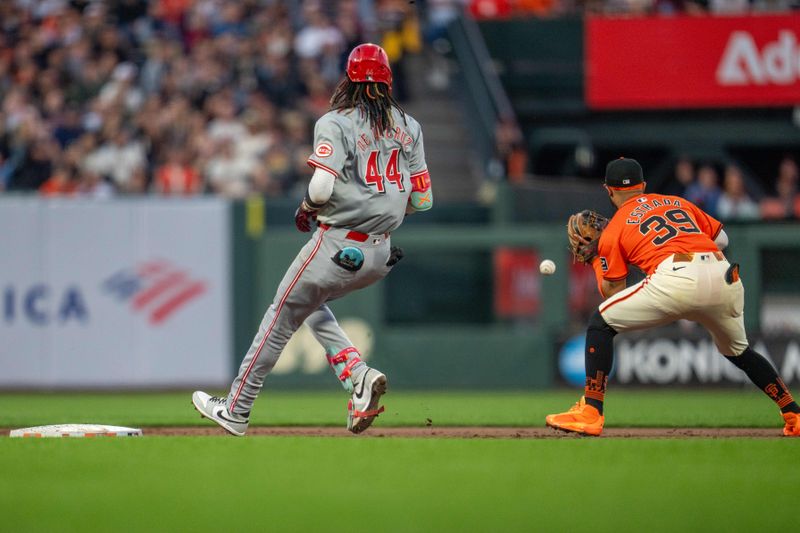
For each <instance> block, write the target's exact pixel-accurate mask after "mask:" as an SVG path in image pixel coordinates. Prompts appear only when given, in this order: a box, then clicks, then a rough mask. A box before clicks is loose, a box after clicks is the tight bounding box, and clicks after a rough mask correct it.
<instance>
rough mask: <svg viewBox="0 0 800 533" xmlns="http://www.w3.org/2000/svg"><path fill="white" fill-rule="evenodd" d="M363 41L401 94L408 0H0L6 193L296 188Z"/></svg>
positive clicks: (415, 32)
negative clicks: (383, 58) (316, 130)
mask: <svg viewBox="0 0 800 533" xmlns="http://www.w3.org/2000/svg"><path fill="white" fill-rule="evenodd" d="M434 3H435V2H434ZM440 4H441V5H439V6H435V9H433V12H441V11H442V10H444V11H447V10H448V9H449V8H451V7H452V4H453V2H441V3H440ZM365 41H372V42H379V43H381V44H383V45H384V47H385V48H386V49H387V52H388V53H389V55H390V60H392V62H393V64H394V65H395V69H396V72H395V77H396V79H397V86H396V87H395V94H396V96H398V97H399V99H402V97H403V69H402V58H403V54H404V53H406V52H408V51H416V50H418V49H419V47H420V46H421V37H420V31H419V24H418V20H417V11H416V7H415V6H414V4H413V3H409V2H408V1H406V0H376V1H372V0H326V1H322V0H303V1H300V0H297V1H291V0H285V1H284V0H241V1H228V0H149V1H147V0H109V1H105V2H100V1H89V0H70V1H68V0H3V1H2V2H0V191H2V190H7V191H33V190H38V191H40V192H41V193H42V194H45V195H85V196H93V197H106V196H111V195H115V194H144V193H150V194H163V195H194V194H202V193H217V194H222V195H225V196H229V197H242V196H245V195H247V194H250V193H259V194H264V195H268V196H280V195H287V194H296V192H297V190H299V189H301V188H302V187H304V183H303V180H305V179H307V178H308V176H309V174H310V172H309V171H308V169H307V166H306V159H307V157H308V155H309V154H310V152H311V146H310V145H311V142H312V135H313V125H314V122H315V120H316V119H317V118H318V117H320V116H321V115H322V114H324V113H325V112H326V111H327V109H328V101H329V98H330V95H331V93H332V91H333V88H334V87H335V85H336V84H337V83H338V82H339V81H340V80H341V78H342V76H343V72H344V63H345V61H346V57H347V54H348V52H349V50H350V49H351V48H352V47H353V46H355V45H357V44H359V43H361V42H365Z"/></svg>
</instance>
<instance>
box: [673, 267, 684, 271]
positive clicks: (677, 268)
mask: <svg viewBox="0 0 800 533" xmlns="http://www.w3.org/2000/svg"><path fill="white" fill-rule="evenodd" d="M682 268H686V267H672V271H673V272H675V271H676V270H680V269H682Z"/></svg>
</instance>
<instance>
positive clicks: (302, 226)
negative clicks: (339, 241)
mask: <svg viewBox="0 0 800 533" xmlns="http://www.w3.org/2000/svg"><path fill="white" fill-rule="evenodd" d="M316 222H317V213H316V212H315V211H306V210H305V209H303V206H302V205H301V206H300V207H298V208H297V211H295V212H294V225H295V226H297V229H298V230H300V231H302V232H303V233H308V232H309V231H311V227H312V226H313V225H314V224H315V223H316Z"/></svg>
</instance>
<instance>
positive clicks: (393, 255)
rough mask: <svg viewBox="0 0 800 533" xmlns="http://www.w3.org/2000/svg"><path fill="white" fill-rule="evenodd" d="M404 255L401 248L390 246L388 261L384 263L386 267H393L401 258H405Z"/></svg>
mask: <svg viewBox="0 0 800 533" xmlns="http://www.w3.org/2000/svg"><path fill="white" fill-rule="evenodd" d="M405 255H406V254H405V252H403V249H402V248H400V247H399V246H392V247H391V249H390V250H389V260H388V261H386V266H387V267H393V266H395V265H396V264H397V263H399V262H400V260H401V259H402V258H403V257H405Z"/></svg>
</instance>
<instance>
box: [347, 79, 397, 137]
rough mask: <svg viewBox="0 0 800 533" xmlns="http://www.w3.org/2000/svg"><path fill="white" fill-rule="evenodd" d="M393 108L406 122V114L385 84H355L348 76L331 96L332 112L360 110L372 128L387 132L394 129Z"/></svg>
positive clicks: (374, 82)
mask: <svg viewBox="0 0 800 533" xmlns="http://www.w3.org/2000/svg"><path fill="white" fill-rule="evenodd" d="M392 107H396V108H397V110H398V111H400V115H402V117H403V123H404V124H406V125H408V122H406V112H405V111H403V108H402V107H400V104H398V103H397V100H395V99H394V97H393V96H392V94H391V93H390V92H389V88H388V87H387V86H386V84H385V83H381V82H377V81H368V82H358V83H357V82H353V81H350V78H348V77H347V76H345V77H344V79H343V80H342V81H341V82H339V85H337V86H336V90H335V91H333V96H331V111H342V110H345V109H353V108H354V109H358V110H359V111H361V113H363V114H365V115H366V116H367V117H368V118H369V125H370V127H371V128H372V129H373V130H375V131H378V132H381V133H383V132H386V131H388V130H390V129H392V128H393V127H394V120H393V118H392Z"/></svg>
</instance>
